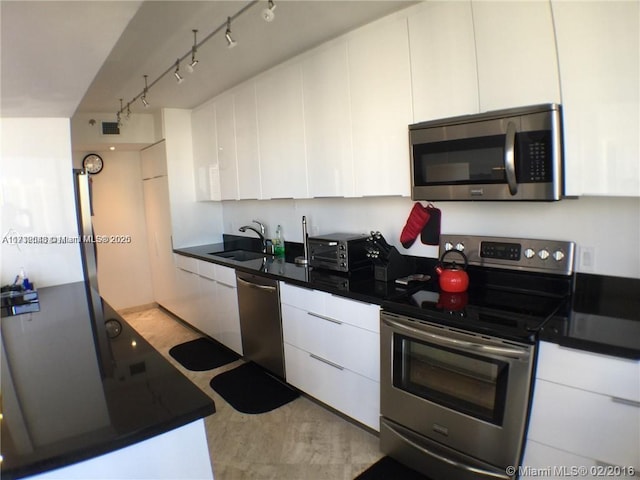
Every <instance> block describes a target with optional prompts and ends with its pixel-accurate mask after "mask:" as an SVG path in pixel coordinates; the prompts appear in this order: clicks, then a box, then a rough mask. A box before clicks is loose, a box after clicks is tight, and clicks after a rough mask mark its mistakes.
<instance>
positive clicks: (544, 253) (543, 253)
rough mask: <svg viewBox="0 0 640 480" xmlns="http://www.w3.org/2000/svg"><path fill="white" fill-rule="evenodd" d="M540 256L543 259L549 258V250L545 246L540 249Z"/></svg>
mask: <svg viewBox="0 0 640 480" xmlns="http://www.w3.org/2000/svg"><path fill="white" fill-rule="evenodd" d="M538 256H539V257H540V258H541V259H542V260H546V259H547V258H549V251H548V250H547V249H545V248H543V249H542V250H540V251H539V252H538Z"/></svg>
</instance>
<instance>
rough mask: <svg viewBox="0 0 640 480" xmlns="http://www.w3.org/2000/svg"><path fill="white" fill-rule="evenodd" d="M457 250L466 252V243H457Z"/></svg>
mask: <svg viewBox="0 0 640 480" xmlns="http://www.w3.org/2000/svg"><path fill="white" fill-rule="evenodd" d="M456 250H460V251H461V252H464V243H456Z"/></svg>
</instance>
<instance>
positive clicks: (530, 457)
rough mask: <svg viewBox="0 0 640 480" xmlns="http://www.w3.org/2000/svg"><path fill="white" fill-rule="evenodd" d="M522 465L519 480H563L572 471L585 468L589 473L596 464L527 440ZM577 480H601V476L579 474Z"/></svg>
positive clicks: (588, 459)
mask: <svg viewBox="0 0 640 480" xmlns="http://www.w3.org/2000/svg"><path fill="white" fill-rule="evenodd" d="M522 465H523V468H522V473H523V474H522V475H520V480H529V479H532V478H545V479H546V480H565V479H566V478H567V477H568V476H569V475H568V474H567V472H571V471H572V469H575V468H581V467H586V468H587V472H590V470H589V469H590V468H592V467H596V465H597V463H596V461H595V460H592V459H590V458H585V457H581V456H579V455H574V454H572V453H569V452H565V451H563V450H558V449H556V448H552V447H549V446H548V445H544V444H542V443H539V442H536V441H533V440H527V443H526V445H525V450H524V458H523V460H522ZM573 476H574V477H575V476H577V475H573ZM579 478H580V479H588V480H595V479H597V478H600V479H602V476H596V475H590V474H589V473H587V474H585V475H582V474H581V475H580V476H579Z"/></svg>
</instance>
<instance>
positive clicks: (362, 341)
mask: <svg viewBox="0 0 640 480" xmlns="http://www.w3.org/2000/svg"><path fill="white" fill-rule="evenodd" d="M280 299H281V304H282V331H283V338H284V351H285V367H286V372H287V382H289V383H290V384H291V385H294V386H295V387H297V388H299V389H300V390H302V391H304V392H306V393H308V394H309V395H311V396H313V397H314V398H317V399H318V400H320V401H321V402H323V403H325V404H327V405H329V406H330V407H332V408H335V409H336V410H338V411H340V412H342V413H344V414H346V415H348V416H350V417H352V418H354V419H355V420H357V421H359V422H361V423H363V424H364V425H367V426H368V427H370V428H372V429H374V430H379V428H380V427H379V416H380V331H379V315H380V309H379V307H378V306H377V305H371V304H367V303H362V302H357V301H353V300H348V299H345V298H341V297H336V296H333V295H331V294H328V293H325V292H319V291H316V290H309V289H306V288H300V287H294V286H291V285H288V284H285V283H281V285H280Z"/></svg>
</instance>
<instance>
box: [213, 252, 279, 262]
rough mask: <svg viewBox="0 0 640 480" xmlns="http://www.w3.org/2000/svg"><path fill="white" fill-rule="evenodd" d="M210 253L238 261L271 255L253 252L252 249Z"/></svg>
mask: <svg viewBox="0 0 640 480" xmlns="http://www.w3.org/2000/svg"><path fill="white" fill-rule="evenodd" d="M209 255H213V256H214V257H222V258H228V259H229V260H235V261H236V262H248V261H249V260H257V259H262V258H264V257H270V256H271V255H268V254H266V253H262V252H252V251H250V250H229V251H226V252H212V253H209Z"/></svg>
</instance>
